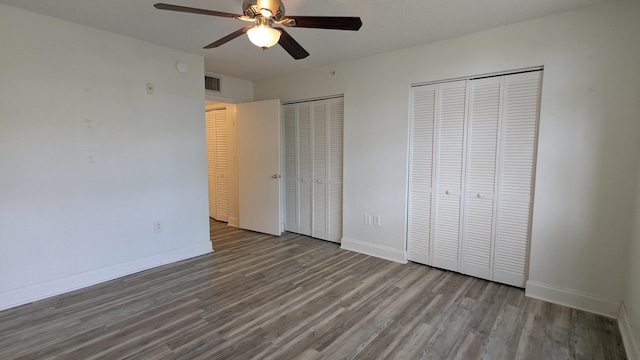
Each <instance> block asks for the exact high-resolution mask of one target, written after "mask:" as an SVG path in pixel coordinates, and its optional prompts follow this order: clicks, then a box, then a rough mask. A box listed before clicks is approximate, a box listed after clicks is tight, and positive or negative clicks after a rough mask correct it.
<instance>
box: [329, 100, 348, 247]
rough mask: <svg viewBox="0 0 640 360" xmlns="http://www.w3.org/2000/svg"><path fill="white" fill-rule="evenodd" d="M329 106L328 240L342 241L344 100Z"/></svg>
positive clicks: (330, 103) (333, 101)
mask: <svg viewBox="0 0 640 360" xmlns="http://www.w3.org/2000/svg"><path fill="white" fill-rule="evenodd" d="M326 103H327V105H328V115H329V129H328V130H327V134H328V139H327V144H328V156H329V161H328V164H327V165H328V171H327V172H328V179H329V194H328V199H327V200H328V206H327V209H328V215H327V216H328V220H327V225H328V227H329V228H328V231H329V236H328V238H326V239H327V240H330V241H334V242H340V241H342V174H343V171H342V170H343V160H342V159H343V149H344V143H343V136H344V135H343V134H344V132H343V128H344V98H342V97H341V98H336V99H330V100H327V101H326Z"/></svg>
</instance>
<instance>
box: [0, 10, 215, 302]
mask: <svg viewBox="0 0 640 360" xmlns="http://www.w3.org/2000/svg"><path fill="white" fill-rule="evenodd" d="M0 49H2V50H1V51H0V309H2V308H6V307H10V306H13V305H17V304H21V303H24V302H28V301H31V300H33V299H37V298H41V297H46V296H49V295H53V294H57V293H61V292H64V291H68V290H71V289H74V288H79V287H82V286H86V285H89V284H93V283H96V282H100V281H104V280H106V279H110V278H114V277H117V276H121V275H124V274H127V273H131V272H135V271H138V270H141V269H144V268H149V267H152V266H157V265H160V264H164V263H168V262H172V261H176V260H179V259H183V258H187V257H191V256H195V255H199V254H203V253H207V252H210V251H211V243H210V241H209V224H208V217H207V213H208V211H207V172H206V171H207V169H206V152H205V122H204V107H203V102H204V89H203V86H202V84H203V76H204V71H203V68H204V65H203V59H202V57H200V56H196V55H191V54H187V53H184V52H180V51H176V50H171V49H168V48H163V47H160V46H157V45H152V44H148V43H145V42H141V41H138V40H134V39H130V38H126V37H123V36H119V35H115V34H112V33H108V32H103V31H99V30H96V29H92V28H88V27H84V26H80V25H76V24H72V23H69V22H65V21H61V20H58V19H55V18H51V17H46V16H41V15H38V14H34V13H30V12H26V11H23V10H18V9H15V8H12V7H8V6H5V5H0ZM178 60H182V61H184V62H186V63H187V64H188V65H189V67H190V69H191V70H190V71H189V72H188V73H187V74H181V73H179V72H177V71H176V69H175V64H176V62H177V61H178ZM146 83H153V84H154V85H155V95H147V94H146V91H145V90H146ZM155 220H162V221H163V226H164V230H163V231H162V232H161V233H154V225H153V224H154V221H155Z"/></svg>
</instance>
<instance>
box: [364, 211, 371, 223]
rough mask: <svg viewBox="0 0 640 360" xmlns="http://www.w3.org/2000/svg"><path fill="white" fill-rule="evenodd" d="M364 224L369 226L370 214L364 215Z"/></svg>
mask: <svg viewBox="0 0 640 360" xmlns="http://www.w3.org/2000/svg"><path fill="white" fill-rule="evenodd" d="M364 224H365V225H371V215H370V214H364Z"/></svg>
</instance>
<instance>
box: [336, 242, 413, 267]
mask: <svg viewBox="0 0 640 360" xmlns="http://www.w3.org/2000/svg"><path fill="white" fill-rule="evenodd" d="M341 243H342V246H340V248H342V249H345V250H350V251H355V252H359V253H363V254H366V255H371V256H375V257H379V258H382V259H386V260H391V261H395V262H399V263H401V264H406V263H407V253H406V252H405V251H400V250H397V249H393V248H390V247H388V246H382V245H375V244H370V243H367V242H364V241H360V240H354V239H349V238H346V237H344V238H342V242H341Z"/></svg>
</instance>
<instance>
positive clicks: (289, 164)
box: [282, 104, 300, 232]
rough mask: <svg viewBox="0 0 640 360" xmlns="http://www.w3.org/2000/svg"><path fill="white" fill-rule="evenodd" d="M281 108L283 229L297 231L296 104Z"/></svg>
mask: <svg viewBox="0 0 640 360" xmlns="http://www.w3.org/2000/svg"><path fill="white" fill-rule="evenodd" d="M282 108H283V111H282V114H283V122H284V204H285V219H284V221H285V222H284V229H285V230H286V231H292V232H299V231H300V226H299V224H298V156H297V152H298V149H297V141H296V105H293V104H292V105H284V106H283V107H282Z"/></svg>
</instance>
